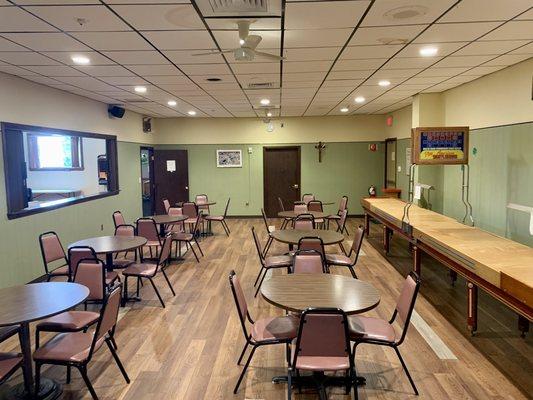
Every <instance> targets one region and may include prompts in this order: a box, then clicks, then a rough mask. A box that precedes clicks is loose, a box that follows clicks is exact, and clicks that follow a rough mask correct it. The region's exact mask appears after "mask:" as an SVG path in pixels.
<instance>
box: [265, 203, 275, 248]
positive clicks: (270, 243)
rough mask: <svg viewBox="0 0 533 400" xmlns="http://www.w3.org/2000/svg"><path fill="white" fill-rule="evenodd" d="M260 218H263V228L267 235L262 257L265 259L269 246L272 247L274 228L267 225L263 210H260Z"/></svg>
mask: <svg viewBox="0 0 533 400" xmlns="http://www.w3.org/2000/svg"><path fill="white" fill-rule="evenodd" d="M261 216H262V217H263V222H264V223H265V228H266V232H267V235H268V239H267V242H266V244H265V247H264V248H263V257H266V255H267V253H268V250H269V249H270V246H271V245H272V242H273V241H274V238H273V237H272V232H274V231H275V230H276V226H275V225H270V224H269V222H268V218H267V216H266V214H265V210H264V209H263V208H261Z"/></svg>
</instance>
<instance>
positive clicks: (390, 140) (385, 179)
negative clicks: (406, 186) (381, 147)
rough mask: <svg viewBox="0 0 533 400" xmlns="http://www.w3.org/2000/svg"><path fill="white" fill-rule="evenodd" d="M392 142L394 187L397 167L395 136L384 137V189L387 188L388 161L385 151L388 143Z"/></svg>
mask: <svg viewBox="0 0 533 400" xmlns="http://www.w3.org/2000/svg"><path fill="white" fill-rule="evenodd" d="M393 142H394V147H395V149H394V187H395V188H396V183H397V182H396V171H397V168H398V154H396V153H397V151H396V150H397V149H398V140H397V138H389V139H385V178H384V180H383V187H384V188H385V189H387V188H388V186H387V169H388V162H389V157H388V153H387V146H388V145H389V143H393Z"/></svg>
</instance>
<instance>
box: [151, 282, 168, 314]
mask: <svg viewBox="0 0 533 400" xmlns="http://www.w3.org/2000/svg"><path fill="white" fill-rule="evenodd" d="M148 280H149V281H150V283H151V284H152V287H153V288H154V291H155V294H156V295H157V297H158V298H159V301H160V302H161V305H162V306H163V308H165V302H164V301H163V299H162V298H161V295H160V294H159V290H157V286H156V285H155V283H154V281H153V280H152V278H148Z"/></svg>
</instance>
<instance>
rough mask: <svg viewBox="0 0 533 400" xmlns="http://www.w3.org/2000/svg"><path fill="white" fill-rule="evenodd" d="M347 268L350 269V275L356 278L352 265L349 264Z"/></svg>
mask: <svg viewBox="0 0 533 400" xmlns="http://www.w3.org/2000/svg"><path fill="white" fill-rule="evenodd" d="M348 268H349V269H350V273H351V274H352V277H353V278H354V279H358V278H357V275H356V274H355V271H354V269H353V266H352V265H349V266H348Z"/></svg>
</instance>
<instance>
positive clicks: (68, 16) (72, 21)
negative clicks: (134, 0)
mask: <svg viewBox="0 0 533 400" xmlns="http://www.w3.org/2000/svg"><path fill="white" fill-rule="evenodd" d="M26 9H27V10H28V11H29V12H31V13H33V14H35V15H37V16H38V17H41V18H42V19H44V20H46V21H47V22H49V23H50V24H52V25H54V26H56V27H57V28H59V29H61V30H62V31H65V32H111V31H113V32H116V31H129V30H131V28H129V27H128V25H126V24H125V23H124V22H122V20H121V19H120V18H118V17H117V16H116V15H115V14H113V12H111V11H110V10H108V9H107V7H105V6H103V5H85V6H80V5H77V6H67V5H61V6H47V7H27V8H26Z"/></svg>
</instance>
